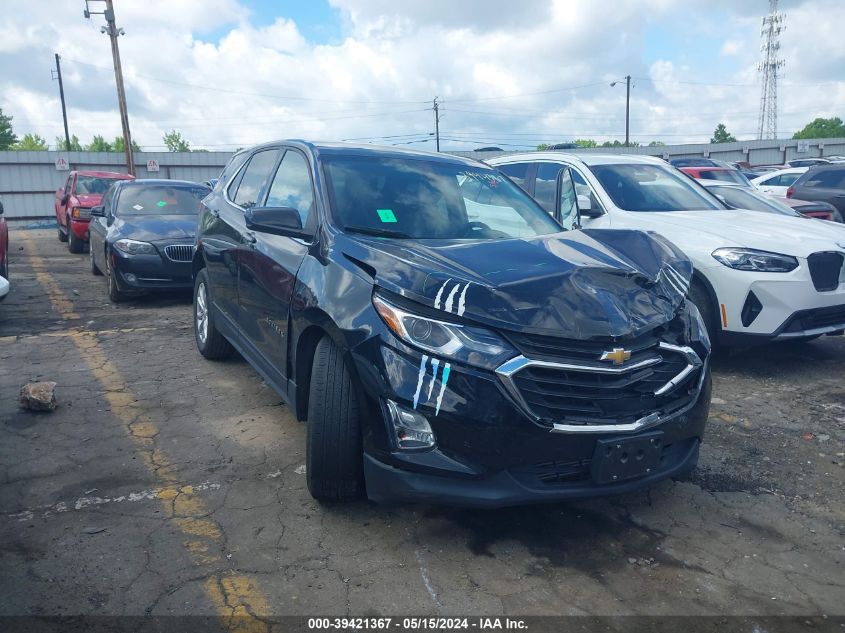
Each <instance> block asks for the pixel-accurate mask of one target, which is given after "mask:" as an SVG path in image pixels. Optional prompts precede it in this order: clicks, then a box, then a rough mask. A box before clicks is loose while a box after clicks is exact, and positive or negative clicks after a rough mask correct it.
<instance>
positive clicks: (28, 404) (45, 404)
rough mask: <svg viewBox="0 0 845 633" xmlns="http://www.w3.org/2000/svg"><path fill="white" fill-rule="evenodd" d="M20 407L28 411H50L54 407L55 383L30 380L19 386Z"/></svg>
mask: <svg viewBox="0 0 845 633" xmlns="http://www.w3.org/2000/svg"><path fill="white" fill-rule="evenodd" d="M21 407H22V408H24V409H29V410H30V411H52V410H53V409H55V408H56V383H54V382H52V381H46V382H30V383H27V384H25V385H24V386H23V387H21Z"/></svg>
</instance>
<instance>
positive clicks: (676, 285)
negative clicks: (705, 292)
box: [660, 269, 684, 294]
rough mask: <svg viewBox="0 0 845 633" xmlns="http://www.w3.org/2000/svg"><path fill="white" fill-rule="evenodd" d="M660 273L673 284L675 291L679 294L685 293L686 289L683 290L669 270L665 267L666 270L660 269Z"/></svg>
mask: <svg viewBox="0 0 845 633" xmlns="http://www.w3.org/2000/svg"><path fill="white" fill-rule="evenodd" d="M660 274H661V275H663V279H665V280H666V282H667V283H668V284H669V285H670V286H672V290H674V291H675V292H677V293H678V294H684V291H683V290H681V289H680V288H679V287H678V282H677V281H675V280H674V279H673V278H672V277H671V276H670V275H669V273H667V272H666V270H665V269H664V270H661V271H660Z"/></svg>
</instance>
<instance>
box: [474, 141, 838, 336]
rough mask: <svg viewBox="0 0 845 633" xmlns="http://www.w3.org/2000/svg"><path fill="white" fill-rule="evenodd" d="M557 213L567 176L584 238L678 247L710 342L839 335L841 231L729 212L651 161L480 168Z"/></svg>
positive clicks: (595, 157) (623, 158) (541, 157)
mask: <svg viewBox="0 0 845 633" xmlns="http://www.w3.org/2000/svg"><path fill="white" fill-rule="evenodd" d="M487 162H488V163H490V164H491V165H494V166H495V167H496V168H497V169H499V170H500V171H502V172H503V173H505V174H506V175H508V176H509V177H510V178H511V179H512V180H513V181H514V182H516V183H517V184H519V185H520V186H521V187H522V188H523V189H525V190H526V191H527V192H528V193H529V194H531V195H532V196H534V198H535V199H536V200H537V201H538V202H539V203H540V204H541V205H543V207H544V208H546V210H547V211H549V212H550V213H555V212H556V205H557V204H558V203H557V200H556V198H557V195H556V191H557V189H556V187H557V177H558V174H559V173H560V171H561V168H563V167H569V168H570V171H571V173H572V177H573V179H574V180H575V182H576V187H577V191H578V205H579V207H580V211H581V224H582V226H583V228H585V229H601V228H614V229H640V230H646V231H654V232H656V233H659V234H661V235H663V236H664V237H666V238H667V239H669V240H671V241H672V242H674V243H675V244H677V245H678V246H679V247H680V248H681V249H682V250H683V251H684V252H685V253H686V254H687V256H688V257H689V258H690V259H691V260H692V262H693V265H694V266H695V273H694V276H693V281H692V284H691V285H690V288H689V291H688V296H689V297H690V299H691V300H692V301H693V302H694V303H696V304H697V305H698V307H699V309H700V310H701V312H702V315H703V316H704V318H705V319H706V320H707V326H708V329H709V330H710V331H711V335H712V336H711V338H713V339H714V342H716V341H718V342H721V343H726V342H729V341H730V340H731V339H732V338H734V337H735V336H736V335H742V337H743V338H746V337H757V338H758V339H761V340H763V339H787V338H791V339H810V338H815V337H816V336H820V335H822V334H830V333H833V332H840V331H841V330H845V283H842V282H843V281H845V267H843V262H845V227H843V226H841V225H838V224H835V223H833V222H824V221H821V220H813V219H809V218H802V217H789V216H785V215H784V216H780V215H775V214H770V213H763V212H760V211H746V210H729V209H727V208H726V207H725V206H724V205H723V204H722V203H721V202H720V201H719V200H718V199H717V198H716V197H715V196H713V195H712V194H710V193H708V192H707V191H706V190H705V189H704V188H703V187H701V186H700V185H698V184H697V183H695V182H694V181H692V180H691V179H690V178H688V177H687V176H685V175H683V174H682V173H680V172H679V171H677V170H676V169H674V168H672V167H671V166H669V165H667V164H666V163H665V162H663V161H662V160H660V159H659V158H654V157H650V156H631V155H618V154H617V155H599V154H584V155H580V156H575V155H572V154H564V153H559V152H537V153H529V154H516V155H511V156H502V157H496V158H493V159H490V160H488V161H487Z"/></svg>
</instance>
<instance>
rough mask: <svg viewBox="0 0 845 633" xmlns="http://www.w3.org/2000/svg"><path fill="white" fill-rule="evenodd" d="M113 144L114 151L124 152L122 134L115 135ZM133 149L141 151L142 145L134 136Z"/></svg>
mask: <svg viewBox="0 0 845 633" xmlns="http://www.w3.org/2000/svg"><path fill="white" fill-rule="evenodd" d="M111 146H112V151H114V152H122V151H123V148H124V145H123V137H122V136H115V137H114V143H112V144H111ZM132 151H133V152H140V151H141V146H140V145H138V143H136V142H135V139H134V138H133V139H132Z"/></svg>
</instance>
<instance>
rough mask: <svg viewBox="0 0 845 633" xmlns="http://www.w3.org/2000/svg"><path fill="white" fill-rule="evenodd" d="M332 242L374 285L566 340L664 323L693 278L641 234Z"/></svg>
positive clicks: (662, 243) (684, 262)
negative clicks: (367, 273) (359, 265)
mask: <svg viewBox="0 0 845 633" xmlns="http://www.w3.org/2000/svg"><path fill="white" fill-rule="evenodd" d="M336 247H337V248H339V249H340V250H341V251H342V252H343V253H344V255H346V256H347V258H349V259H350V260H351V261H353V263H354V262H356V261H357V262H361V263H363V264H365V266H362V268H364V269H367V268H368V267H369V268H371V269H373V270H374V271H375V283H376V285H377V286H379V287H382V288H385V289H386V290H388V291H391V292H394V293H397V294H400V295H402V296H404V297H406V298H408V299H411V300H413V301H416V302H418V303H421V304H423V305H425V306H428V307H430V308H434V309H436V310H441V311H444V312H447V313H451V314H453V315H455V316H460V317H463V318H465V319H470V320H473V321H476V322H479V323H483V324H487V325H490V326H493V327H497V328H502V329H507V330H515V331H526V332H532V333H537V334H547V335H551V336H557V337H564V338H577V339H587V338H594V337H621V336H628V335H637V334H640V333H643V332H646V331H648V330H650V329H652V328H654V327H657V326H659V325H662V324H664V323H666V322H667V321H669V320H671V319H672V318H673V317H674V316H675V314H676V312H677V310H678V307H679V305H680V304H681V302H682V300H683V297H684V294H685V292H686V290H687V288H688V286H689V280H690V278H691V276H692V264H691V263H690V261H689V260H688V259H687V258H686V256H685V255H684V254H683V253H681V252H680V251H679V250H678V249H677V248H676V247H675V246H673V245H672V244H671V243H669V242H668V241H666V240H665V239H663V238H661V237H660V236H657V235H654V234H650V233H645V232H642V231H619V230H610V229H602V230H583V231H572V232H567V233H557V234H555V235H548V236H541V237H536V238H530V239H511V240H489V241H482V242H470V243H468V242H450V241H426V242H424V243H423V242H418V241H411V240H382V239H378V238H369V237H359V236H354V237H353V236H350V235H340V236H338V239H337V242H336ZM370 272H371V271H370Z"/></svg>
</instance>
